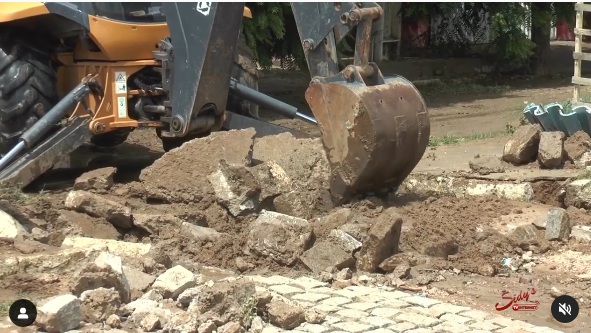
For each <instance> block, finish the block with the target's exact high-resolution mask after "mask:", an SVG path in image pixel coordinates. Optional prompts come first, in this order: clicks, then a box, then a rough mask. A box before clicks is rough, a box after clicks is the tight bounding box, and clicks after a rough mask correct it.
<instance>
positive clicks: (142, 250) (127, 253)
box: [62, 236, 152, 259]
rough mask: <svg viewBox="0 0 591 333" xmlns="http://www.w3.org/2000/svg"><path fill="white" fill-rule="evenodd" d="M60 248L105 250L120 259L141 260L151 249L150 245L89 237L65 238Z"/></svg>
mask: <svg viewBox="0 0 591 333" xmlns="http://www.w3.org/2000/svg"><path fill="white" fill-rule="evenodd" d="M62 247H73V248H80V249H95V250H107V251H109V252H111V253H113V254H116V255H118V256H121V257H128V258H134V259H141V258H143V257H144V256H146V255H147V254H148V253H149V252H150V249H151V247H152V245H151V244H144V243H130V242H123V241H117V240H112V239H96V238H90V237H75V236H74V237H66V238H65V239H64V241H63V242H62Z"/></svg>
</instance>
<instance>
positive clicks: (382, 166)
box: [306, 77, 430, 202]
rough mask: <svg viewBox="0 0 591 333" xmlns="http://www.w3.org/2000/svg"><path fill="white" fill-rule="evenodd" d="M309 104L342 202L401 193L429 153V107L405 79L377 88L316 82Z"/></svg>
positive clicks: (333, 189) (309, 93) (310, 90)
mask: <svg viewBox="0 0 591 333" xmlns="http://www.w3.org/2000/svg"><path fill="white" fill-rule="evenodd" d="M306 100H307V102H308V104H309V105H310V108H311V109H312V112H313V114H314V116H315V117H316V119H317V120H318V122H319V124H320V129H321V132H322V139H323V142H324V146H325V149H326V151H327V156H328V159H329V162H330V164H331V167H332V175H331V177H332V179H331V189H330V190H331V194H332V196H333V199H335V201H337V202H343V201H346V200H348V199H350V198H351V197H352V196H354V195H356V194H362V193H367V192H380V191H383V190H390V189H394V188H397V187H398V186H399V185H400V184H401V183H402V182H403V181H404V179H405V178H406V177H407V176H408V175H409V174H410V172H411V171H412V170H413V169H414V168H415V166H416V165H417V164H418V163H419V161H420V160H421V158H422V156H423V154H424V153H425V150H426V149H427V145H428V143H429V135H430V123H429V116H428V112H427V106H426V104H425V101H424V99H423V97H422V96H421V94H420V93H419V91H418V90H417V89H416V88H415V86H414V85H413V84H412V83H411V82H410V81H408V80H406V79H404V78H402V77H394V78H389V79H386V80H385V84H380V85H375V86H366V85H365V84H361V83H346V82H336V83H313V84H311V85H310V87H309V88H308V90H307V91H306Z"/></svg>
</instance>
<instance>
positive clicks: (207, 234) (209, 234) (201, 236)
mask: <svg viewBox="0 0 591 333" xmlns="http://www.w3.org/2000/svg"><path fill="white" fill-rule="evenodd" d="M183 229H184V230H186V231H188V232H189V233H190V234H191V235H192V236H193V237H194V238H195V239H198V240H209V241H215V240H217V239H219V238H220V237H222V236H224V235H226V234H224V233H221V232H218V231H217V230H215V229H213V228H208V227H202V226H198V225H194V224H192V223H189V222H183Z"/></svg>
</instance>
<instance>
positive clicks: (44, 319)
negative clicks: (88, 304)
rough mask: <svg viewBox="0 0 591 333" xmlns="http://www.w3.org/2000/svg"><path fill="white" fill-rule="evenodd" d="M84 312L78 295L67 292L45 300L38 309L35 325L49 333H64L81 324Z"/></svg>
mask: <svg viewBox="0 0 591 333" xmlns="http://www.w3.org/2000/svg"><path fill="white" fill-rule="evenodd" d="M81 320H82V312H81V307H80V300H79V299H78V297H76V296H74V295H71V294H66V295H61V296H56V297H52V298H50V299H48V300H47V301H45V302H44V303H43V304H42V305H41V306H40V307H39V308H38V309H37V320H36V321H35V325H37V326H39V327H40V328H42V329H43V330H45V331H46V332H47V333H63V332H67V331H69V330H73V329H75V328H77V327H78V326H79V325H80V321H81Z"/></svg>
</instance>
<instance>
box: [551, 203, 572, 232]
mask: <svg viewBox="0 0 591 333" xmlns="http://www.w3.org/2000/svg"><path fill="white" fill-rule="evenodd" d="M571 230H572V225H571V223H570V217H569V216H568V213H567V212H566V210H564V209H562V208H553V209H551V210H550V211H549V212H548V219H547V220H546V239H547V240H568V238H569V237H570V232H571Z"/></svg>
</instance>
